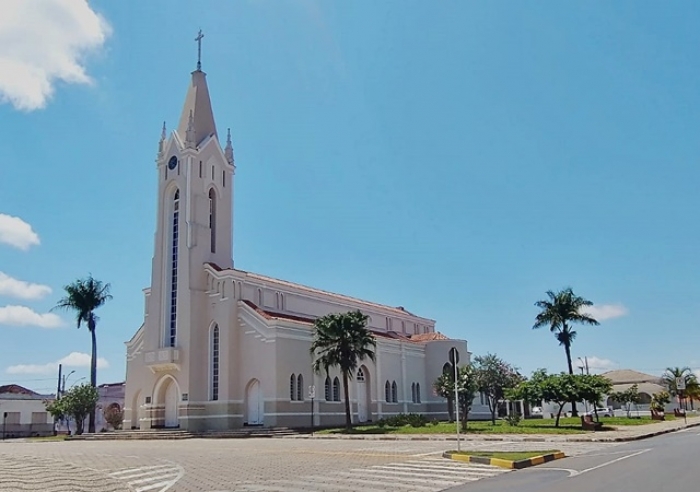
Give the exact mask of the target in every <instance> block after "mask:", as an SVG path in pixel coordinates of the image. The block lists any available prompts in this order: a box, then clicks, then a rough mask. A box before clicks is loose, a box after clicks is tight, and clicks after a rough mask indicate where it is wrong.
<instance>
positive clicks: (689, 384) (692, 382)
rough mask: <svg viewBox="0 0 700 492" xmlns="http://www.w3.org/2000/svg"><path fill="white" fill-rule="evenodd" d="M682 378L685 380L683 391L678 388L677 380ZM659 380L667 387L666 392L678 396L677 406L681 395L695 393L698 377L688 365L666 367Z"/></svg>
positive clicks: (679, 403)
mask: <svg viewBox="0 0 700 492" xmlns="http://www.w3.org/2000/svg"><path fill="white" fill-rule="evenodd" d="M678 378H683V380H684V381H685V391H682V390H680V391H679V390H678V386H677V384H678V383H677V380H678ZM661 381H662V382H663V384H664V386H666V388H667V389H668V393H669V394H670V395H671V396H673V397H676V398H678V406H679V407H680V405H681V397H682V396H684V395H688V394H690V395H696V394H697V393H698V386H700V385H699V384H698V378H697V376H695V374H694V373H693V371H692V370H691V369H690V367H667V368H666V371H665V372H664V373H663V375H662V376H661Z"/></svg>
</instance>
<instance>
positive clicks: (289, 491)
mask: <svg viewBox="0 0 700 492" xmlns="http://www.w3.org/2000/svg"><path fill="white" fill-rule="evenodd" d="M508 472H510V470H506V469H504V468H497V467H493V466H488V465H480V464H472V463H464V462H460V461H451V460H447V459H444V458H438V457H435V458H432V457H425V458H421V459H416V458H415V457H414V459H411V460H408V461H399V462H395V463H386V464H380V465H373V466H368V467H365V468H352V469H349V470H337V471H333V472H332V473H329V474H328V475H307V476H300V477H296V478H293V479H278V480H268V481H265V482H261V483H246V484H240V485H238V486H237V487H236V488H235V489H234V490H235V492H348V491H357V490H362V492H384V491H386V490H392V491H405V492H438V491H440V490H444V489H446V488H450V487H454V486H456V485H461V484H465V483H468V482H473V481H475V480H482V479H484V478H488V477H493V476H497V475H500V474H503V473H508Z"/></svg>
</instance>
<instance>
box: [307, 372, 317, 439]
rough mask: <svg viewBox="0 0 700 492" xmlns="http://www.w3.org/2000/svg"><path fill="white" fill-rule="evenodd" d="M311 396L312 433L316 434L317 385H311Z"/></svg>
mask: <svg viewBox="0 0 700 492" xmlns="http://www.w3.org/2000/svg"><path fill="white" fill-rule="evenodd" d="M309 398H310V399H311V435H312V436H313V435H314V398H316V386H315V385H313V384H312V385H311V386H309Z"/></svg>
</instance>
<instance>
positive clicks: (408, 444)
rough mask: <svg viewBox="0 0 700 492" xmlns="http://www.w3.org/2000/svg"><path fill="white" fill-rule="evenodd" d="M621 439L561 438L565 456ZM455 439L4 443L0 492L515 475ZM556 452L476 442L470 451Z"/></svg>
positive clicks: (339, 489) (308, 487)
mask: <svg viewBox="0 0 700 492" xmlns="http://www.w3.org/2000/svg"><path fill="white" fill-rule="evenodd" d="M617 446H618V445H617V444H606V443H557V448H559V449H561V450H562V451H564V452H565V453H567V454H568V455H581V454H582V453H591V452H596V451H600V450H609V449H614V448H616V447H617ZM447 447H454V443H445V442H430V441H349V440H320V439H319V440H315V439H211V440H206V439H189V440H183V441H99V442H90V441H76V442H43V443H42V442H33V443H31V442H26V443H22V442H4V443H0V491H1V492H9V491H18V490H22V491H46V492H55V491H83V490H85V491H88V490H89V491H99V492H102V491H110V492H111V491H115V492H116V491H136V492H164V491H166V490H170V491H173V492H178V491H183V492H190V491H199V492H213V491H236V492H271V491H285V492H295V491H302V490H303V491H306V492H347V491H357V490H363V492H379V491H381V492H409V491H416V492H437V491H440V490H444V489H448V488H451V487H454V486H457V485H461V484H465V483H473V482H477V481H480V480H482V479H491V478H492V477H497V476H501V475H510V474H511V473H515V472H508V471H506V470H503V469H500V468H495V467H487V466H479V465H470V464H466V463H460V462H454V461H450V460H446V459H443V458H441V454H442V452H443V451H445V450H446V449H447ZM495 447H497V448H498V449H502V450H519V449H551V447H552V443H546V442H545V443H523V442H514V443H509V442H499V443H490V442H483V441H481V442H472V443H469V448H470V449H494V448H495Z"/></svg>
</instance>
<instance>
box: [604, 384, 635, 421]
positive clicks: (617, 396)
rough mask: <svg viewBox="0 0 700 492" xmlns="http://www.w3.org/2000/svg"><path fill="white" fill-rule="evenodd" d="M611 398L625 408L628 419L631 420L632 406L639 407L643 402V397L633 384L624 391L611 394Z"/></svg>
mask: <svg viewBox="0 0 700 492" xmlns="http://www.w3.org/2000/svg"><path fill="white" fill-rule="evenodd" d="M609 396H610V398H612V399H613V400H615V401H616V402H618V403H619V404H621V405H624V406H625V410H626V411H627V418H631V417H632V415H631V411H632V405H633V404H634V405H635V406H636V405H638V404H639V403H640V402H641V401H642V396H641V395H640V394H639V389H638V386H637V385H636V384H633V385H632V386H630V387H629V388H627V389H626V390H624V391H613V392H611V393H610V394H609Z"/></svg>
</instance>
